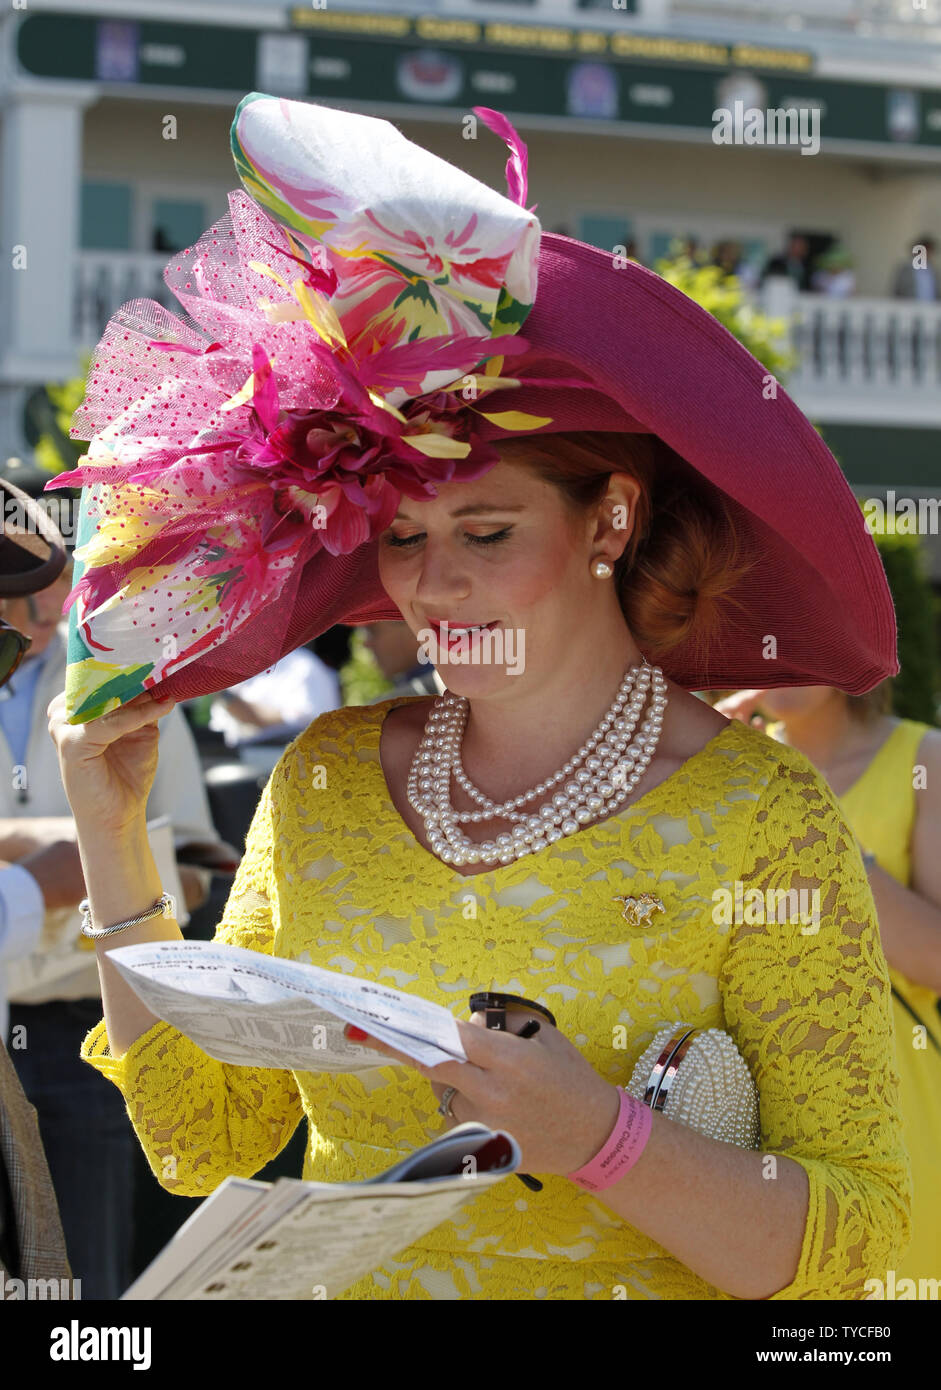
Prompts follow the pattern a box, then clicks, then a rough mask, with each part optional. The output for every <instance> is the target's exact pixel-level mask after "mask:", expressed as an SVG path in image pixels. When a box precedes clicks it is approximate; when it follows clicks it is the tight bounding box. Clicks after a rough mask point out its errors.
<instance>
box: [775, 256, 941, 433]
mask: <svg viewBox="0 0 941 1390" xmlns="http://www.w3.org/2000/svg"><path fill="white" fill-rule="evenodd" d="M762 301H763V307H765V308H766V309H767V310H768V311H769V312H771V313H773V314H774V315H775V316H782V317H785V318H787V319H789V320H790V324H791V328H790V337H791V346H792V348H793V349H794V353H795V355H796V358H797V365H796V366H795V367H794V368H793V370H792V371H791V372H790V373H789V374H788V377H787V389H788V391H789V393H790V394H791V395H793V397H794V398H795V400H796V401H797V402H798V404H799V405H800V406H801V408H802V409H804V410H806V411H807V412H808V414H811V415H813V414H817V415H819V416H820V418H822V419H830V420H843V421H846V422H853V421H859V422H860V423H862V422H863V421H867V420H872V421H876V420H880V421H883V422H885V423H886V424H891V423H896V424H941V303H919V302H916V301H914V300H906V299H865V298H850V299H830V298H827V297H826V296H824V295H819V294H795V293H790V294H789V293H787V292H786V291H785V293H784V295H783V296H782V295H781V291H780V282H777V284H775V282H771V281H769V282H767V283H766V285H765V290H764V292H763V295H762Z"/></svg>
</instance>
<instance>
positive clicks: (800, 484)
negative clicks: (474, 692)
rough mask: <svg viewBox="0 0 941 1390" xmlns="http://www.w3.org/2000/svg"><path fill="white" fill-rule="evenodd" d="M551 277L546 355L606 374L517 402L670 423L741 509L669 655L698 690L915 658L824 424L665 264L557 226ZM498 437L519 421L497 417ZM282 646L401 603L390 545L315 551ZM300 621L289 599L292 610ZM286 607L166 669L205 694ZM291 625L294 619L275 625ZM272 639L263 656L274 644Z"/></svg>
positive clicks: (870, 668) (520, 394)
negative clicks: (714, 600) (693, 619)
mask: <svg viewBox="0 0 941 1390" xmlns="http://www.w3.org/2000/svg"><path fill="white" fill-rule="evenodd" d="M538 283H539V288H538V293H537V295H536V303H535V305H534V307H533V309H532V311H531V312H530V314H529V317H528V318H527V320H526V323H525V326H524V329H523V335H524V336H525V338H526V339H527V340H528V342H529V343H530V345H531V347H530V354H529V355H528V356H527V358H524V359H522V360H519V359H517V360H514V363H513V370H514V373H519V374H521V375H525V365H526V362H527V361H528V360H529V358H530V357H532V358H533V359H536V358H538V359H539V360H540V365H541V367H542V368H543V370H542V371H541V373H540V374H541V375H545V374H546V372H545V367H544V359H545V358H551V359H553V360H555V361H557V362H558V363H559V370H558V373H557V374H558V375H563V374H568V375H572V374H573V373H572V370H571V369H573V368H574V369H576V370H577V372H578V373H581V374H584V375H585V376H587V377H588V378H589V379H590V380H591V381H592V382H593V383H594V384H595V387H596V388H597V389H595V387H593V388H592V389H573V388H571V387H570V388H567V389H565V388H559V389H554V388H549V387H545V386H541V387H535V386H534V387H522V388H519V389H518V390H514V391H513V392H509V393H507V396H506V399H507V403H509V396H510V395H512V398H513V402H512V407H513V409H515V410H521V411H529V412H532V413H533V414H544V415H550V416H551V417H552V423H551V425H550V426H547V427H546V431H545V432H547V433H548V432H556V431H563V430H565V431H568V430H625V431H633V432H636V431H642V432H645V433H650V434H654V435H657V436H659V438H660V439H662V440H663V441H664V442H665V443H666V444H667V445H668V446H669V447H670V448H671V449H672V450H674V451H675V452H676V453H677V454H678V455H680V457H681V458H682V459H684V460H686V462H687V463H688V464H690V465H691V466H692V468H694V469H695V470H696V471H697V473H699V474H700V475H701V477H702V478H704V479H705V480H706V481H707V482H708V483H709V484H711V485H713V486H714V487H716V488H718V489H720V491H721V492H722V493H723V494H724V496H725V498H726V500H727V502H728V505H729V508H730V511H731V512H732V515H733V518H734V521H735V526H736V537H737V540H738V542H739V545H740V550H741V555H742V558H744V559H745V560H746V561H750V562H752V563H751V568H750V570H749V572H748V573H747V574H746V575H745V577H744V578H743V579H742V581H741V582H740V583H739V584H738V585H737V586H736V587H735V588H733V589H732V590H731V592H730V594H729V598H730V600H731V602H730V603H729V605H728V607H727V612H728V615H729V616H728V619H727V621H726V623H725V626H724V628H723V629H722V631H721V633H720V634H719V635H718V638H717V640H716V641H714V642H713V643H712V645H711V648H710V650H709V651H708V653H707V654H706V655H705V656H704V653H703V649H702V646H701V643H700V641H699V640H698V639H697V637H696V634H695V633H694V634H693V635H692V636H691V637H690V639H688V640H687V641H684V642H682V643H681V644H680V645H678V646H677V647H675V648H674V649H673V650H672V651H671V652H669V653H668V654H665V655H659V656H657V658H656V659H657V661H658V663H659V664H660V665H661V666H662V668H663V670H664V672H665V673H666V675H667V676H669V677H670V678H671V679H673V680H674V681H676V682H677V683H678V684H679V685H681V686H684V687H685V688H687V689H691V690H696V689H726V688H734V687H742V686H792V685H832V686H835V687H837V688H838V689H841V690H844V691H846V692H847V693H848V694H852V695H858V694H862V693H864V692H865V691H867V690H870V689H872V687H873V686H875V685H876V684H878V683H879V682H880V681H882V680H884V679H885V678H886V677H888V676H892V675H895V674H896V673H897V672H898V669H899V667H898V659H897V655H896V625H895V613H894V608H893V605H892V599H891V596H890V593H889V588H888V585H887V583H886V578H885V573H884V570H883V567H882V563H881V560H880V558H879V554H878V551H877V549H876V546H875V544H874V542H873V540H872V537H871V535H870V534H869V532H868V530H867V529H866V525H865V521H864V517H863V513H862V510H861V508H860V506H859V503H858V502H857V501H856V499H855V497H854V496H853V493H852V491H851V489H850V487H849V485H848V483H847V482H846V479H845V478H844V476H843V473H842V471H841V469H840V467H839V465H838V464H837V462H836V460H835V459H834V457H833V455H832V454H831V453H830V451H829V450H828V448H827V447H826V445H825V444H824V442H823V440H822V438H821V437H820V435H819V434H818V432H817V431H816V430H815V429H814V427H813V426H812V425H811V424H810V422H809V421H808V420H807V419H806V417H805V416H804V415H803V414H802V413H801V411H800V410H799V409H798V408H797V406H796V405H795V404H794V402H793V401H792V400H791V399H790V398H789V396H788V395H787V393H786V391H785V390H784V389H783V388H782V387H781V386H779V385H777V383H773V380H772V378H771V376H770V374H769V372H768V370H767V368H766V367H764V366H763V365H762V364H761V363H760V362H758V361H757V360H756V359H755V358H754V357H753V356H752V355H751V354H750V353H749V352H748V351H747V350H746V349H745V348H744V347H743V346H742V344H741V343H740V342H738V340H737V339H736V338H735V337H733V335H732V334H731V333H729V332H728V330H727V329H725V328H724V327H723V326H722V324H720V323H719V322H718V320H717V319H715V318H714V317H713V316H712V315H711V314H709V313H707V312H706V311H705V310H704V309H703V308H701V307H700V306H699V305H698V304H697V303H695V301H693V300H691V299H690V298H689V297H688V296H686V295H684V294H683V293H681V292H680V291H679V290H677V289H675V288H674V287H673V286H672V285H670V284H668V283H667V282H666V281H665V280H663V279H662V278H661V277H660V276H659V275H656V274H654V273H653V272H652V271H649V270H646V269H644V268H643V267H642V266H640V265H637V264H636V263H634V262H632V261H629V262H627V263H626V264H625V263H623V262H621V263H615V261H614V259H613V257H612V256H611V254H610V253H607V252H605V251H602V250H599V249H598V248H596V247H592V246H587V245H585V244H584V243H582V242H579V241H576V240H573V239H572V238H569V237H564V236H559V235H556V234H552V233H543V235H542V238H541V241H540V254H539V282H538ZM485 433H486V434H487V435H489V437H491V438H493V439H499V438H506V434H505V432H504V431H502V430H500V429H499V428H497V427H495V426H489V425H485ZM275 606H276V607H282V609H286V611H287V612H288V613H289V616H288V618H287V622H286V626H285V628H284V636H283V640H282V643H281V652H280V655H282V656H284V655H287V654H288V653H289V652H291V651H294V650H295V649H296V648H297V647H299V646H301V645H303V644H304V643H306V642H309V641H311V640H312V639H313V638H314V637H317V636H319V634H320V633H321V632H324V631H325V630H326V629H327V628H329V627H332V626H333V625H334V624H336V623H347V624H358V623H365V622H375V621H380V620H384V619H398V618H400V617H401V615H400V613H399V611H398V609H397V608H396V607H395V605H394V604H393V603H392V602H391V600H390V599H389V598H388V596H387V595H386V593H385V591H384V590H383V588H382V586H381V584H380V582H379V572H378V543H377V542H376V541H372V542H370V543H369V544H367V545H364V546H361V547H360V548H359V549H358V550H356V551H354V552H353V553H352V554H349V555H345V556H332V555H330V554H328V553H327V552H325V551H321V552H319V553H317V554H316V555H315V556H314V557H313V558H312V559H310V560H308V561H307V563H306V564H305V565H304V566H303V568H302V569H301V570H300V571H299V573H298V574H297V575H296V576H292V582H290V583H288V584H287V585H286V586H285V590H284V592H283V593H282V595H281V596H280V598H279V599H278V600H276V604H275ZM278 617H279V618H280V619H282V620H283V617H284V612H282V614H280V615H278ZM271 624H272V614H271V611H270V606H269V607H266V608H265V610H264V611H262V612H260V613H259V614H258V616H257V618H253V619H251V620H250V621H248V622H247V623H246V624H244V626H243V627H242V628H241V629H240V630H239V631H238V632H237V633H235V634H233V635H232V636H231V637H230V639H229V640H227V641H226V642H224V643H222V644H221V645H220V646H218V647H216V648H214V649H213V650H212V651H210V652H208V653H206V654H205V655H204V656H201V657H199V658H197V659H195V660H193V661H191V662H189V663H188V664H187V665H186V666H184V667H182V668H181V669H180V670H179V671H177V672H175V673H174V674H173V675H171V676H170V677H169V678H168V679H166V680H165V681H163V682H162V689H163V690H164V691H165V692H166V693H167V694H168V695H170V696H171V697H172V698H174V699H178V700H180V699H190V698H194V697H196V696H199V695H203V694H208V693H211V692H213V691H217V690H220V689H223V688H226V687H228V686H230V685H233V684H235V683H236V682H238V681H241V680H245V679H246V678H247V677H249V676H251V675H254V674H257V672H258V671H260V670H263V669H266V668H267V667H268V666H270V664H271V656H270V654H269V652H270V643H268V644H267V645H266V643H265V641H263V640H260V636H261V632H262V631H263V630H266V631H267V632H268V633H270V631H271ZM275 626H277V623H276V624H275ZM261 649H264V658H265V659H264V660H263V661H261V660H259V659H258V657H257V653H258V651H259V650H261Z"/></svg>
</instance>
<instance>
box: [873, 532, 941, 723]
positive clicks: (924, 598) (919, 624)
mask: <svg viewBox="0 0 941 1390" xmlns="http://www.w3.org/2000/svg"><path fill="white" fill-rule="evenodd" d="M873 540H874V541H875V543H876V546H877V548H878V551H879V554H880V556H881V557H882V563H883V566H884V568H885V573H886V578H887V579H888V581H889V589H890V590H891V593H892V600H893V602H894V604H895V616H896V621H897V624H898V633H899V638H898V654H899V668H900V669H899V674H898V675H897V676H895V677H894V678H893V680H892V712H893V714H897V715H898V716H899V718H901V719H918V720H920V721H921V722H922V723H925V724H937V722H938V698H939V694H941V677H939V670H938V655H937V651H938V629H937V624H938V609H937V600H936V598H935V595H934V592H933V590H932V588H931V583H930V581H929V579H928V576H927V574H926V572H925V565H924V558H923V555H922V550H921V545H920V542H919V539H918V537H917V536H916V535H910V534H908V533H901V532H899V531H897V530H896V528H895V518H894V516H892V514H891V513H890V514H889V515H887V516H886V518H885V531H884V532H882V531H880V532H877V533H876V534H875V535H874V536H873Z"/></svg>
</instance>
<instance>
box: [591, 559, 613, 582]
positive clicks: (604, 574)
mask: <svg viewBox="0 0 941 1390" xmlns="http://www.w3.org/2000/svg"><path fill="white" fill-rule="evenodd" d="M591 572H592V574H593V575H594V576H595V578H596V579H610V578H611V576H612V574H613V573H614V570H613V569H612V568H611V566H610V565H609V564H608V562H607V560H600V559H599V560H592V562H591Z"/></svg>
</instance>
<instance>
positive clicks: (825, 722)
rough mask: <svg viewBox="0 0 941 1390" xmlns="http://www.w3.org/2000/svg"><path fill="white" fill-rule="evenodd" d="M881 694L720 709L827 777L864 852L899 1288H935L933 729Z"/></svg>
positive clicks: (938, 883) (815, 691)
mask: <svg viewBox="0 0 941 1390" xmlns="http://www.w3.org/2000/svg"><path fill="white" fill-rule="evenodd" d="M890 698H891V697H890V687H889V686H888V685H881V686H876V688H875V689H874V690H872V691H870V692H869V694H868V695H865V696H859V697H856V698H853V697H852V696H847V695H844V694H843V692H842V691H840V690H834V689H832V688H830V687H827V686H809V687H807V688H804V689H802V688H800V687H792V688H791V689H789V690H748V691H742V692H739V693H738V694H737V695H735V696H731V697H730V698H729V699H728V700H724V701H720V702H719V705H718V706H717V708H719V709H721V710H722V711H723V712H724V713H726V714H729V715H730V716H732V717H737V718H750V717H751V716H752V714H753V712H754V711H755V710H756V709H760V710H761V711H762V712H764V713H766V714H768V715H770V716H771V718H772V719H773V720H774V721H775V722H774V723H772V724H770V725H769V726H768V728H767V732H768V733H769V734H770V735H771V736H772V737H773V738H775V739H778V740H779V741H780V742H781V743H784V744H787V745H788V747H791V748H797V749H799V750H800V752H802V753H804V754H806V756H807V757H808V758H810V760H811V761H812V762H813V763H814V765H815V766H816V767H817V768H819V770H820V771H821V772H822V773H823V774H824V776H825V777H826V779H827V781H828V783H829V784H830V786H831V788H832V789H833V791H834V793H835V794H836V796H837V798H838V799H839V803H840V807H841V808H842V811H843V814H844V815H845V817H846V820H847V823H848V824H849V826H850V827H851V828H852V830H853V831H854V833H855V834H856V836H857V838H858V840H859V842H860V845H861V846H862V848H863V852H864V862H865V864H866V867H867V870H868V873H869V882H870V885H871V887H872V891H873V896H874V898H875V902H876V909H877V911H878V914H879V930H880V933H881V936H882V945H883V949H884V950H885V954H886V958H887V960H888V962H889V967H890V969H889V975H890V978H891V980H892V994H893V1005H894V1014H895V1032H896V1037H897V1040H898V1064H899V1075H900V1078H901V1107H902V1118H903V1122H904V1127H905V1130H904V1132H905V1144H906V1147H907V1149H908V1152H909V1155H910V1157H911V1162H912V1182H913V1199H912V1238H911V1244H910V1246H909V1248H908V1251H907V1253H906V1254H905V1255H903V1256H902V1258H901V1260H900V1261H899V1264H898V1265H897V1266H896V1278H897V1279H912V1280H914V1281H915V1287H916V1288H917V1287H918V1281H919V1280H923V1279H937V1278H939V1277H941V1016H939V1013H938V997H939V995H941V855H939V853H938V847H939V845H941V730H938V729H933V728H931V727H930V726H929V725H928V724H923V723H921V722H919V721H918V720H914V719H898V718H896V717H894V716H893V715H891V714H890V713H889V711H890V709H891V704H890Z"/></svg>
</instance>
